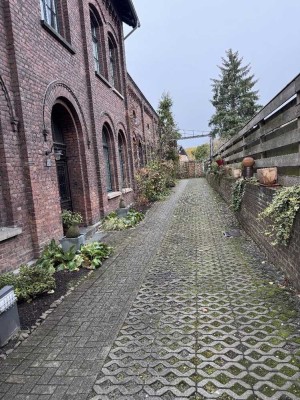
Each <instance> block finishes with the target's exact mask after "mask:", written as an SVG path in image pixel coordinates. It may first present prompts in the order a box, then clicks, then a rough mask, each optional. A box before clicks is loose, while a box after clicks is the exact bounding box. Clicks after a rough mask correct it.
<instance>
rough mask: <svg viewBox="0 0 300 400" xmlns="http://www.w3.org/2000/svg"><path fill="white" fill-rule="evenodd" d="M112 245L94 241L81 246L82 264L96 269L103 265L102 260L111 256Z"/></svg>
mask: <svg viewBox="0 0 300 400" xmlns="http://www.w3.org/2000/svg"><path fill="white" fill-rule="evenodd" d="M111 252H112V247H110V246H108V245H107V244H105V243H100V242H93V243H88V244H86V245H84V246H82V247H81V250H80V255H81V257H82V259H83V263H82V265H83V266H84V267H85V268H88V269H96V268H99V267H100V266H101V265H102V261H103V260H105V259H106V258H108V257H109V255H110V254H111Z"/></svg>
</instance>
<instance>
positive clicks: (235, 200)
mask: <svg viewBox="0 0 300 400" xmlns="http://www.w3.org/2000/svg"><path fill="white" fill-rule="evenodd" d="M246 183H247V181H246V180H245V179H238V180H237V181H235V182H234V184H233V185H232V188H233V191H232V197H231V206H232V208H233V210H234V211H239V210H240V208H241V204H242V200H243V197H244V193H245V186H246Z"/></svg>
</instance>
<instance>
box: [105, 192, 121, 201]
mask: <svg viewBox="0 0 300 400" xmlns="http://www.w3.org/2000/svg"><path fill="white" fill-rule="evenodd" d="M121 194H122V192H110V193H107V198H108V200H111V199H114V198H115V197H120V196H121Z"/></svg>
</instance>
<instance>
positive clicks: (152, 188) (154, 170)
mask: <svg viewBox="0 0 300 400" xmlns="http://www.w3.org/2000/svg"><path fill="white" fill-rule="evenodd" d="M175 173H176V168H175V163H173V162H172V161H164V162H159V161H152V162H151V163H149V164H148V165H147V166H146V167H145V168H141V169H140V170H139V171H138V173H137V175H136V182H137V189H138V190H137V192H138V199H139V200H138V202H145V203H147V202H149V201H150V202H151V201H156V200H160V199H162V198H164V197H165V196H166V195H167V194H168V193H169V190H168V188H170V187H173V186H175ZM142 200H143V201H142Z"/></svg>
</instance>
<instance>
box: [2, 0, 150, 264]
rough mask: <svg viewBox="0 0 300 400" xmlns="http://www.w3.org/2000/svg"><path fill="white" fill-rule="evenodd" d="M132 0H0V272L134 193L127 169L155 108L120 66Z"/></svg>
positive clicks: (143, 147) (132, 19)
mask: <svg viewBox="0 0 300 400" xmlns="http://www.w3.org/2000/svg"><path fill="white" fill-rule="evenodd" d="M123 23H126V24H128V25H129V26H131V27H132V28H133V29H134V28H136V27H137V26H138V25H139V20H138V17H137V15H136V12H135V9H134V6H133V4H132V2H131V0H90V1H89V2H87V1H84V0H66V1H63V0H40V1H38V0H26V1H18V0H3V1H2V2H1V3H0V45H1V49H2V51H1V53H0V271H5V270H9V269H13V268H15V267H17V266H18V265H19V264H20V263H22V262H27V261H29V260H31V259H33V258H35V257H37V256H38V255H39V253H40V251H41V249H42V248H43V247H44V245H45V244H46V243H48V242H49V240H50V239H51V238H54V239H59V238H61V237H62V234H63V231H62V224H61V217H60V214H61V209H64V208H67V209H72V210H74V211H77V212H80V213H81V214H82V215H83V218H84V225H85V226H91V225H93V224H95V223H96V222H98V221H99V219H100V218H101V216H103V215H105V214H106V213H108V212H109V211H111V210H113V209H116V208H117V207H118V205H119V200H120V195H121V190H122V189H123V192H124V198H125V202H126V203H127V204H128V203H131V202H132V200H133V190H132V188H134V171H135V168H136V167H138V166H140V165H142V164H144V163H145V162H146V161H147V159H149V158H150V157H151V154H152V153H154V152H155V146H156V145H157V136H156V126H157V115H156V113H155V111H154V110H153V108H152V107H151V105H150V104H149V102H148V101H147V99H146V98H145V97H144V96H143V94H142V92H141V91H140V90H139V88H138V87H137V85H136V84H135V83H134V81H133V80H132V78H130V77H129V76H128V74H127V70H126V62H125V51H124V36H123Z"/></svg>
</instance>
